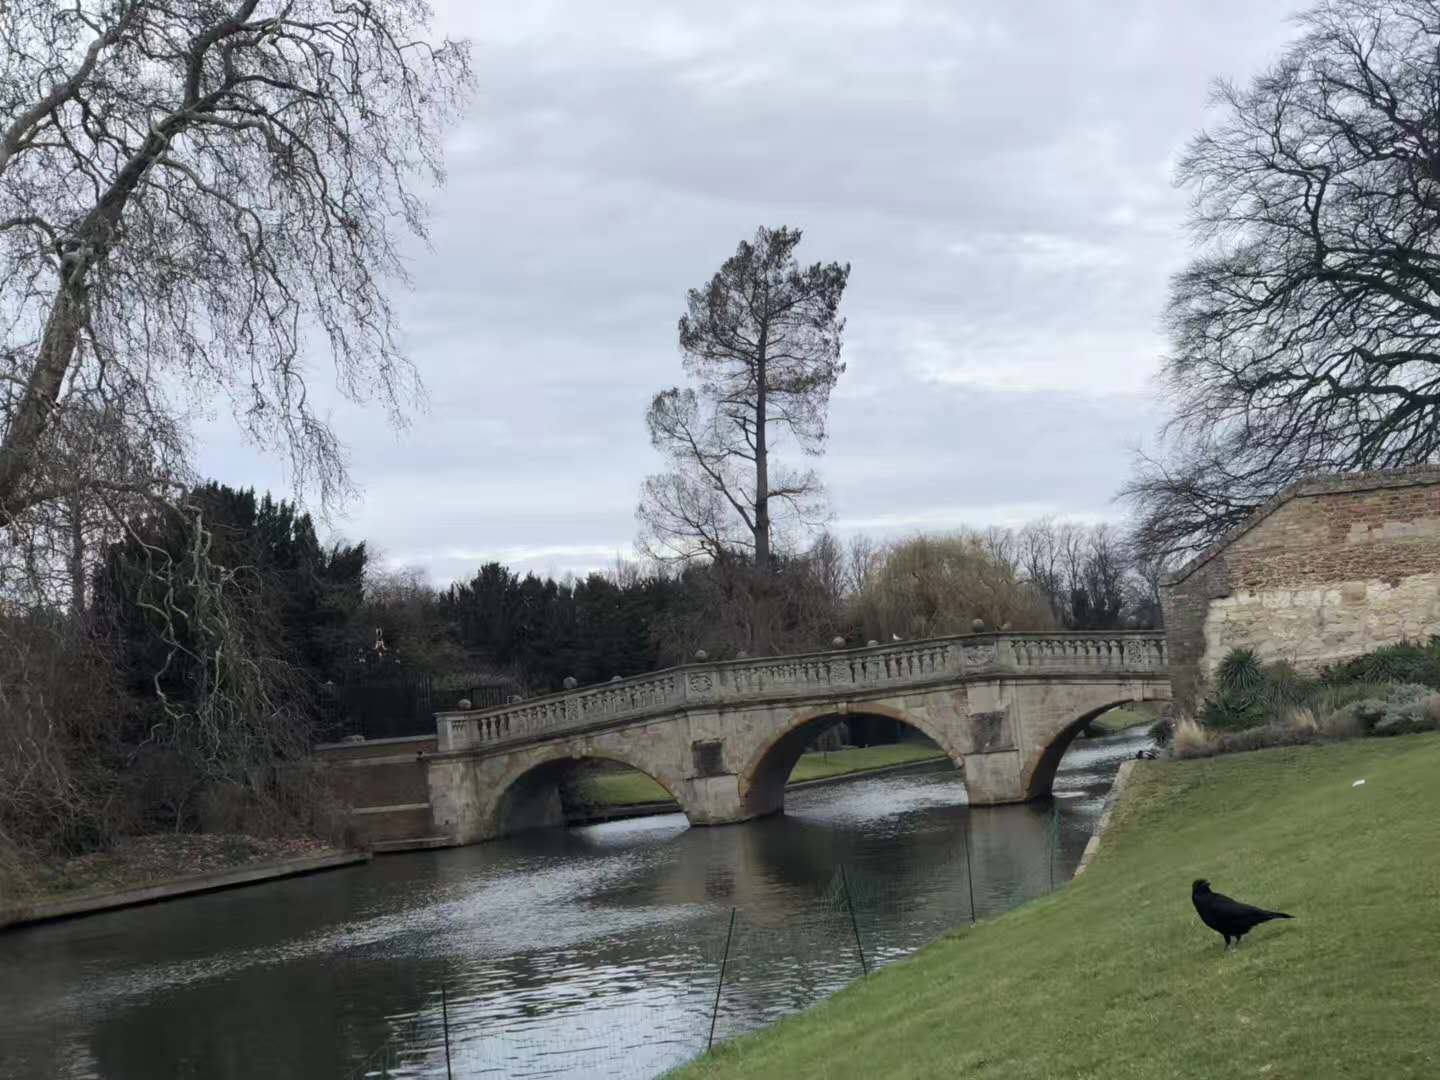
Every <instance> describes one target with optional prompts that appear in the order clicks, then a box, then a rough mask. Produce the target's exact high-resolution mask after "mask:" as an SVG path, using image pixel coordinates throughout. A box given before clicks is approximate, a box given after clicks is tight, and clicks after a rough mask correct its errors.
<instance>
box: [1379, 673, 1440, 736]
mask: <svg viewBox="0 0 1440 1080" xmlns="http://www.w3.org/2000/svg"><path fill="white" fill-rule="evenodd" d="M1437 721H1440V694H1437V693H1436V692H1435V691H1434V690H1431V689H1430V688H1429V687H1428V686H1421V685H1419V684H1418V683H1408V684H1401V685H1400V686H1397V687H1395V688H1394V690H1393V691H1392V692H1391V694H1390V697H1389V698H1388V699H1387V700H1386V702H1385V709H1384V712H1383V714H1382V715H1381V717H1380V719H1379V720H1378V721H1377V722H1376V723H1375V725H1374V727H1373V728H1371V731H1372V733H1373V734H1376V735H1408V734H1412V733H1414V732H1418V731H1435V730H1440V723H1437Z"/></svg>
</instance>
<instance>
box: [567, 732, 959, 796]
mask: <svg viewBox="0 0 1440 1080" xmlns="http://www.w3.org/2000/svg"><path fill="white" fill-rule="evenodd" d="M943 760H945V752H944V751H943V750H940V749H939V748H938V747H936V746H934V745H933V744H930V743H913V742H903V743H891V744H888V745H884V746H865V747H855V748H850V749H846V750H826V751H814V752H812V753H808V754H802V755H801V757H800V760H799V762H798V763H796V765H795V770H794V771H793V772H792V773H791V774H790V780H789V782H788V783H787V785H786V786H787V787H793V786H795V785H799V784H804V783H808V782H811V781H815V780H829V779H834V778H837V777H842V776H859V775H862V774H866V773H874V772H877V771H881V770H889V769H893V768H895V767H896V766H900V765H923V764H929V763H932V762H936V761H943ZM581 798H582V800H583V801H584V802H585V805H586V807H587V808H590V809H594V810H597V811H604V810H607V809H611V808H616V807H625V808H632V807H634V808H643V807H647V806H656V807H659V806H673V805H675V800H674V799H672V798H671V797H670V793H669V792H668V791H666V790H665V789H664V788H663V787H661V786H660V785H659V784H658V783H656V782H655V781H654V780H652V779H650V777H648V776H646V775H645V774H644V773H641V772H636V771H634V770H630V771H627V772H612V773H602V774H599V775H595V776H588V777H586V778H585V780H584V781H583V782H582V784H581Z"/></svg>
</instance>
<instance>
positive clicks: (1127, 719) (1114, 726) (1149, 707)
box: [1087, 701, 1161, 738]
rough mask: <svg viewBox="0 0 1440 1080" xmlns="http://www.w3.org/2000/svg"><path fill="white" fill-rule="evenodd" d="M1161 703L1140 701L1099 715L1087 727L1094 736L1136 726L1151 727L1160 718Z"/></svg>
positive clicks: (1114, 733)
mask: <svg viewBox="0 0 1440 1080" xmlns="http://www.w3.org/2000/svg"><path fill="white" fill-rule="evenodd" d="M1160 709H1161V703H1160V702H1154V701H1139V702H1136V703H1135V704H1133V705H1124V706H1121V707H1120V708H1118V709H1111V710H1110V711H1109V712H1107V713H1103V714H1101V715H1100V716H1097V717H1096V718H1095V719H1094V720H1092V721H1091V722H1090V726H1089V728H1088V729H1087V730H1088V731H1089V733H1090V736H1091V737H1092V738H1095V737H1104V736H1106V735H1119V734H1120V733H1121V732H1122V731H1129V730H1130V729H1131V728H1136V727H1149V726H1150V725H1151V724H1153V723H1155V721H1156V720H1158V719H1159V718H1160Z"/></svg>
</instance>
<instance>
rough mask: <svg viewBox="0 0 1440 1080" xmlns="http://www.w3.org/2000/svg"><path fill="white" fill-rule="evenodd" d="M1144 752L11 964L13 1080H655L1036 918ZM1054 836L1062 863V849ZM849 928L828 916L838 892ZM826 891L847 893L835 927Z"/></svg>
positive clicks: (85, 924)
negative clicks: (1022, 779)
mask: <svg viewBox="0 0 1440 1080" xmlns="http://www.w3.org/2000/svg"><path fill="white" fill-rule="evenodd" d="M1145 743H1146V740H1145V739H1144V738H1143V737H1138V736H1130V737H1127V736H1121V737H1117V738H1111V739H1103V740H1096V741H1094V742H1089V743H1078V744H1076V747H1075V748H1074V749H1072V750H1071V752H1070V754H1069V755H1067V757H1066V759H1065V762H1064V763H1063V766H1062V770H1061V773H1060V775H1059V777H1058V778H1057V781H1056V788H1057V795H1059V796H1060V797H1058V798H1057V799H1055V800H1054V801H1053V802H1050V803H1046V804H1038V805H1031V806H1019V807H996V808H974V809H971V808H969V807H968V806H966V805H965V800H964V786H963V784H962V783H961V782H960V779H959V776H958V774H956V773H955V772H953V771H951V770H948V769H941V770H937V771H933V772H928V773H923V774H917V773H908V774H900V775H891V776H885V777H876V778H874V779H871V780H862V781H856V782H853V783H849V784H844V785H838V786H834V787H822V788H815V789H810V790H806V791H804V792H800V793H792V794H791V796H790V797H789V799H788V806H787V813H786V814H785V815H784V816H783V817H776V818H771V819H767V820H764V821H758V822H752V823H750V824H747V825H744V826H738V827H734V828H719V829H686V827H685V820H684V818H683V817H681V816H679V815H671V816H664V817H655V818H645V819H635V820H631V821H623V822H612V823H608V824H604V825H596V826H589V827H585V828H579V829H573V830H553V831H549V832H541V833H532V834H527V835H525V836H523V837H516V838H512V839H510V840H507V841H501V842H498V843H494V844H488V845H483V846H480V847H473V848H462V849H456V850H452V851H442V852H430V853H417V854H414V855H405V856H396V857H391V858H385V859H380V860H377V861H376V862H374V863H373V864H371V865H370V866H367V867H357V868H353V869H347V870H342V871H337V872H334V873H331V874H326V875H321V876H318V877H313V878H300V879H295V880H292V881H287V882H281V883H276V884H273V885H268V886H264V887H261V888H256V889H249V890H239V891H236V892H230V893H218V894H215V895H212V896H205V897H199V898H196V899H192V900H187V901H184V902H180V903H174V904H169V905H161V906H157V907H152V908H142V909H137V910H134V911H128V912H116V913H113V914H110V915H104V916H97V917H94V918H90V919H85V920H82V921H78V922H74V923H66V924H56V925H53V926H48V927H38V928H35V929H32V930H28V931H22V932H17V933H12V934H8V935H5V936H4V937H0V1076H5V1077H12V1076H13V1077H16V1078H25V1080H29V1078H32V1077H33V1078H41V1077H45V1078H49V1077H74V1078H89V1077H107V1078H117V1080H124V1078H131V1077H147V1078H148V1077H155V1076H176V1077H188V1076H195V1077H201V1076H203V1077H220V1078H228V1077H261V1076H263V1077H277V1078H284V1077H307V1078H308V1077H331V1076H334V1077H344V1076H351V1075H357V1070H359V1069H360V1068H361V1066H362V1063H364V1062H365V1061H367V1060H370V1061H372V1062H374V1061H378V1060H379V1059H378V1058H376V1056H375V1055H376V1054H377V1052H378V1050H379V1048H381V1047H382V1046H384V1045H386V1043H387V1039H391V1037H392V1036H396V1038H395V1039H393V1041H392V1042H391V1043H390V1045H391V1046H392V1047H397V1046H403V1047H404V1048H405V1052H404V1054H403V1061H402V1062H401V1068H400V1070H399V1074H400V1075H413V1076H443V1075H444V1049H443V1031H442V1028H441V1017H440V1002H439V988H440V986H441V985H442V984H443V985H444V986H445V987H446V988H447V996H448V1000H447V1005H448V1011H449V1018H450V1036H451V1039H450V1041H451V1055H452V1060H453V1064H454V1066H455V1075H456V1076H497V1077H498V1076H517V1077H519V1076H523V1077H541V1076H573V1077H580V1076H584V1077H647V1076H654V1075H656V1074H658V1073H659V1072H661V1071H663V1070H664V1069H665V1068H666V1067H668V1066H670V1065H672V1064H675V1063H676V1062H678V1061H682V1060H685V1059H686V1058H688V1057H689V1056H692V1055H693V1054H694V1053H696V1052H698V1051H699V1050H701V1049H703V1047H704V1043H705V1038H706V1034H707V1032H708V1028H709V1022H710V1009H711V1005H712V1003H713V1000H714V993H715V983H716V975H717V973H718V970H719V962H720V954H721V950H722V947H723V944H724V937H725V930H726V923H727V921H728V918H729V911H730V908H732V907H735V908H738V909H739V917H738V918H737V924H736V931H735V941H734V945H733V949H732V956H731V961H730V970H729V972H728V974H727V978H726V984H725V988H724V996H723V998H722V1008H721V1012H720V1016H719V1020H718V1023H717V1037H718V1038H724V1037H728V1036H730V1035H733V1034H736V1033H738V1032H741V1031H745V1030H749V1029H752V1028H754V1027H756V1026H758V1025H760V1024H764V1023H769V1022H771V1021H773V1020H774V1019H776V1018H777V1017H779V1016H781V1015H784V1014H785V1013H787V1012H791V1011H794V1010H796V1009H799V1008H803V1007H805V1006H806V1005H809V1004H811V1003H812V1002H814V1001H815V1000H817V999H818V998H819V997H821V996H823V995H824V994H827V993H830V992H833V990H834V989H836V988H838V987H839V986H842V985H844V984H845V983H846V982H848V981H850V980H851V979H852V978H854V977H855V976H856V975H857V974H858V973H859V970H860V968H859V953H858V952H857V947H856V941H855V934H856V931H858V933H859V936H860V939H861V945H862V947H863V949H864V950H865V953H866V956H867V959H868V960H869V961H870V962H879V963H883V962H887V961H889V960H892V959H894V958H896V957H899V956H902V955H904V954H905V953H907V952H909V951H912V950H913V949H915V948H916V947H918V946H919V945H921V944H923V943H925V942H926V941H929V940H933V939H934V938H935V937H937V936H939V935H940V934H941V933H943V932H944V931H945V930H946V929H947V928H949V927H951V926H955V925H958V924H960V923H963V922H966V921H968V919H969V917H970V885H971V884H972V883H971V882H969V881H967V874H966V849H967V847H968V856H969V858H968V862H969V866H970V868H971V870H972V872H973V889H974V898H975V907H976V909H977V910H978V911H979V912H980V913H981V914H986V913H990V912H995V911H999V910H1003V909H1004V908H1006V907H1009V906H1011V905H1013V904H1014V903H1017V902H1020V901H1022V900H1024V899H1026V898H1028V897H1031V896H1036V895H1039V894H1041V893H1043V892H1045V891H1047V890H1048V889H1049V887H1050V881H1051V879H1052V876H1053V879H1054V880H1055V881H1057V882H1058V881H1062V880H1064V878H1065V877H1067V876H1068V875H1069V874H1070V873H1071V872H1072V870H1073V867H1074V865H1075V863H1076V861H1077V860H1078V858H1079V855H1080V852H1081V850H1082V849H1083V847H1084V845H1085V842H1086V839H1087V838H1088V836H1089V833H1090V829H1091V828H1092V826H1093V823H1094V821H1095V819H1096V817H1097V816H1098V814H1099V810H1100V806H1101V802H1102V800H1103V796H1104V792H1105V790H1106V789H1107V787H1108V785H1109V782H1110V779H1111V777H1112V776H1113V774H1114V771H1115V769H1116V768H1117V767H1118V765H1119V763H1120V761H1122V760H1124V759H1125V758H1127V757H1133V756H1134V753H1135V750H1136V749H1137V748H1138V747H1139V746H1141V745H1145ZM1057 834H1058V835H1057ZM842 864H843V865H844V866H845V868H846V872H847V875H848V877H849V880H850V884H851V886H852V893H853V899H854V907H855V916H856V917H855V920H854V922H853V924H852V922H851V921H850V919H849V917H848V911H844V910H843V909H841V908H839V907H837V905H836V899H835V894H834V892H833V888H834V881H835V876H836V868H837V867H838V866H840V865H842ZM827 890H831V895H830V898H829V900H827V899H826V898H825V897H826V893H827Z"/></svg>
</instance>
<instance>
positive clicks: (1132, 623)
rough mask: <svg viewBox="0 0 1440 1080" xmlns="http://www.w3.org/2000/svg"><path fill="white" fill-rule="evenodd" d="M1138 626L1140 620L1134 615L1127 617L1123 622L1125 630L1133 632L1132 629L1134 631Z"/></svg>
mask: <svg viewBox="0 0 1440 1080" xmlns="http://www.w3.org/2000/svg"><path fill="white" fill-rule="evenodd" d="M1139 625H1140V620H1139V619H1137V618H1136V617H1135V616H1134V615H1131V616H1129V617H1128V618H1127V619H1126V620H1125V629H1126V630H1134V629H1136V628H1137V627H1139Z"/></svg>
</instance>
